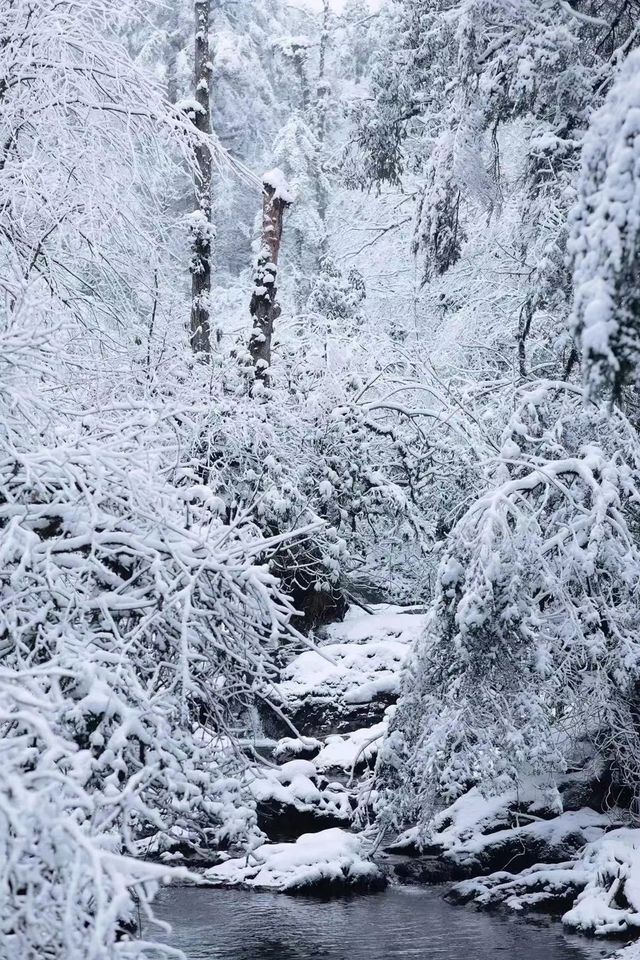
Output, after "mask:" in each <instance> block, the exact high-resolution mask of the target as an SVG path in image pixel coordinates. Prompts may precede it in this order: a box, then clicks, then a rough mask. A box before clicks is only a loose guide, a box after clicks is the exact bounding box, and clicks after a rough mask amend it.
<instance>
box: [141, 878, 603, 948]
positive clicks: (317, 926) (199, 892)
mask: <svg viewBox="0 0 640 960" xmlns="http://www.w3.org/2000/svg"><path fill="white" fill-rule="evenodd" d="M442 894H443V891H442V890H440V889H438V888H437V887H436V888H434V887H419V888H418V887H390V888H389V889H387V890H385V891H383V892H382V893H374V894H367V895H359V896H355V895H354V896H351V897H345V898H343V899H336V900H330V901H326V902H325V901H321V900H316V899H312V898H306V897H288V896H283V895H282V894H273V893H252V892H246V891H240V890H229V889H227V890H211V889H209V890H206V889H197V888H194V887H186V888H169V889H166V890H164V891H163V892H162V894H161V895H160V898H159V899H158V900H157V901H156V911H155V912H156V915H157V916H158V917H159V918H160V919H162V920H167V921H169V923H171V925H172V927H173V933H172V934H170V935H166V934H160V935H158V934H157V933H155V932H154V933H153V934H152V931H151V930H148V931H146V933H147V936H149V935H150V934H152V935H153V936H154V938H155V939H162V940H164V941H165V942H166V943H168V944H170V945H171V946H173V947H180V948H181V949H182V950H183V951H184V952H185V953H186V955H187V957H188V958H189V960H394V958H407V960H409V958H410V960H596V958H600V957H603V956H607V955H609V954H611V953H613V951H614V950H615V944H611V943H609V944H607V943H602V942H598V941H594V940H587V939H585V938H581V937H577V936H573V935H570V934H567V933H564V932H563V929H562V927H561V925H560V924H559V923H558V922H551V921H548V920H546V919H542V918H541V919H540V920H537V921H535V922H533V921H525V920H523V919H522V918H517V917H515V916H500V915H495V914H486V913H479V912H476V911H475V910H474V909H473V908H469V907H460V906H452V905H451V904H448V903H447V902H446V901H445V900H444V899H443V897H442Z"/></svg>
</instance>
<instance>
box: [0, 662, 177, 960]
mask: <svg viewBox="0 0 640 960" xmlns="http://www.w3.org/2000/svg"><path fill="white" fill-rule="evenodd" d="M73 682H75V675H74V674H73V673H71V672H70V671H69V670H68V669H64V668H60V667H53V666H52V665H51V664H46V665H43V666H38V667H34V668H32V669H30V670H21V671H15V670H11V669H8V668H6V667H4V666H3V667H1V668H0V735H1V739H0V760H1V762H0V798H1V800H0V905H1V907H0V954H1V955H2V957H4V958H6V960H42V958H45V957H46V958H58V957H59V958H64V960H104V958H107V957H127V958H133V957H142V956H143V955H147V952H146V950H145V944H144V943H143V942H141V941H134V940H132V939H131V937H130V932H131V930H132V929H133V928H134V927H135V924H136V918H137V914H138V909H139V908H140V907H142V909H143V910H144V912H146V913H148V903H149V901H150V899H151V896H152V894H153V892H154V889H155V888H157V885H158V882H159V881H160V880H161V879H162V877H163V875H164V876H166V875H168V873H169V871H168V870H167V868H164V867H159V866H154V865H152V864H148V863H142V862H139V861H138V862H136V861H134V860H132V859H130V858H127V857H124V856H122V855H121V852H120V850H121V842H120V838H119V835H118V832H117V829H116V824H117V822H118V820H120V819H121V818H122V815H123V813H124V814H126V815H135V814H136V812H137V811H136V808H137V805H138V794H137V790H136V789H135V785H134V784H132V783H128V784H124V783H122V784H118V783H117V782H114V783H113V784H112V785H111V786H110V788H109V789H107V790H105V791H104V792H101V793H97V792H96V791H95V790H93V789H92V786H91V779H92V774H91V767H92V760H91V757H90V754H89V751H88V750H86V749H82V748H80V747H78V745H77V743H75V742H74V741H73V740H70V739H68V738H66V737H65V736H64V735H63V734H62V733H61V732H60V718H61V716H62V715H64V713H65V711H66V710H67V709H68V701H67V695H66V689H65V688H66V686H67V685H68V684H69V683H73ZM155 955H156V956H162V955H163V953H162V951H161V949H160V950H159V952H158V953H156V954H155ZM172 955H173V954H172Z"/></svg>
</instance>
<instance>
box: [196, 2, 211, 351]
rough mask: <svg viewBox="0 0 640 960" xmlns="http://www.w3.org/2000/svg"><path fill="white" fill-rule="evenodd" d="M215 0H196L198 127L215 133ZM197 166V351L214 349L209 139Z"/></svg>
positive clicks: (200, 151) (198, 154) (198, 150)
mask: <svg viewBox="0 0 640 960" xmlns="http://www.w3.org/2000/svg"><path fill="white" fill-rule="evenodd" d="M210 14H211V0H195V21H196V22H195V31H196V32H195V88H196V90H195V99H196V102H197V104H198V108H197V110H196V111H195V117H194V123H195V126H196V128H197V130H198V131H199V132H200V133H202V134H204V135H206V136H209V135H210V134H211V60H210V54H209V21H210ZM196 162H197V170H196V175H195V182H194V188H195V190H194V192H195V203H196V209H195V213H194V215H193V218H192V247H191V347H192V349H193V351H194V353H198V354H205V355H206V356H208V355H209V354H210V353H211V323H210V313H211V254H212V244H213V219H212V211H211V185H212V162H211V149H210V147H209V145H208V144H207V143H198V145H197V147H196Z"/></svg>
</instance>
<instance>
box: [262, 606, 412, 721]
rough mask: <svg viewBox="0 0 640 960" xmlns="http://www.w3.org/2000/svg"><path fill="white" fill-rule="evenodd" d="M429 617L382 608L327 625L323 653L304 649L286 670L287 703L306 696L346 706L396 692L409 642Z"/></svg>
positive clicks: (283, 689)
mask: <svg viewBox="0 0 640 960" xmlns="http://www.w3.org/2000/svg"><path fill="white" fill-rule="evenodd" d="M424 626H425V617H424V616H423V615H420V614H416V613H409V612H407V611H404V612H402V608H399V607H388V606H384V607H381V608H380V609H379V610H377V611H376V612H375V613H373V614H369V613H367V614H357V615H356V614H354V613H353V608H352V610H351V612H350V614H348V615H347V618H346V619H345V620H344V622H343V623H338V624H333V625H332V626H330V627H329V628H328V629H327V632H326V637H327V640H328V641H329V642H326V643H324V644H323V645H322V647H321V651H319V652H316V651H310V650H309V651H305V652H304V653H301V654H300V655H299V656H298V657H296V658H295V659H294V660H292V661H291V663H290V664H288V666H287V667H286V668H285V669H284V671H283V674H282V676H283V679H282V682H281V683H280V684H279V691H280V694H281V696H282V697H283V699H284V700H285V701H288V702H290V703H291V702H295V701H300V700H303V699H305V698H313V699H315V700H321V699H322V700H325V701H327V702H329V701H334V700H335V699H336V698H339V699H341V700H342V701H343V702H344V703H347V704H363V703H370V702H371V701H372V700H375V699H377V698H379V697H380V695H381V694H382V695H391V696H393V695H395V694H397V692H398V684H399V678H400V670H401V667H402V665H403V663H404V661H405V658H406V656H407V652H408V649H409V647H410V645H411V644H412V643H413V642H414V641H415V640H416V639H417V637H418V636H420V634H421V633H422V632H423V630H424Z"/></svg>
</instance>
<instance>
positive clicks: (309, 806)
mask: <svg viewBox="0 0 640 960" xmlns="http://www.w3.org/2000/svg"><path fill="white" fill-rule="evenodd" d="M249 787H250V790H251V793H252V794H253V796H254V797H255V799H256V801H257V802H258V803H278V804H282V805H284V806H291V807H295V809H296V810H299V811H309V812H314V813H317V814H318V815H319V816H332V817H337V818H338V819H340V820H350V819H351V816H352V810H351V803H350V799H349V792H348V790H347V789H346V787H344V786H343V785H342V784H341V783H327V781H326V780H324V779H323V778H321V777H320V776H319V774H318V771H317V769H316V766H315V764H314V763H312V762H311V761H310V760H289V762H288V763H283V764H282V766H280V767H275V768H274V767H263V768H260V769H259V770H258V771H257V772H256V776H255V777H254V779H252V780H251V782H250V784H249Z"/></svg>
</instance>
